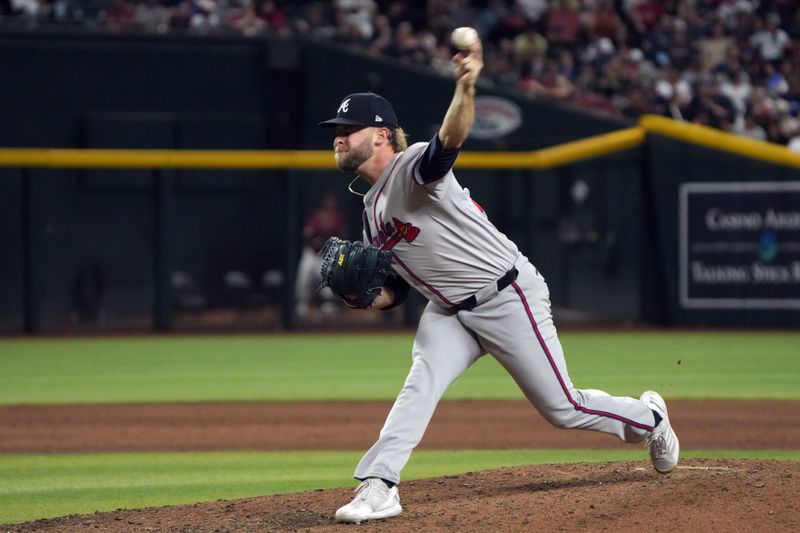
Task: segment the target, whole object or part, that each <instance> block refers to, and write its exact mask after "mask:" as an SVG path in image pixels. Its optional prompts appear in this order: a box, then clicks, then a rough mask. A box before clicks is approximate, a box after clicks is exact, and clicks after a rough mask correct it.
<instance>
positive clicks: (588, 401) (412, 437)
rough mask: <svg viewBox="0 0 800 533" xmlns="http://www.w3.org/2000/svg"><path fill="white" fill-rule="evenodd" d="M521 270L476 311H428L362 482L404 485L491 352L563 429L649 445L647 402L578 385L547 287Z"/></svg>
mask: <svg viewBox="0 0 800 533" xmlns="http://www.w3.org/2000/svg"><path fill="white" fill-rule="evenodd" d="M515 266H516V267H517V270H518V271H519V275H518V277H517V280H516V281H515V282H514V283H512V284H511V285H510V286H508V287H506V288H505V289H504V290H502V291H501V292H497V290H496V289H494V291H493V292H494V293H493V294H492V290H491V289H490V290H489V291H488V292H487V291H481V292H483V293H484V294H483V295H482V297H483V298H479V299H478V301H479V304H478V305H477V306H476V307H474V308H473V309H471V310H469V311H458V312H457V313H456V312H453V311H448V310H446V309H442V308H441V307H439V306H437V305H435V304H433V303H428V305H427V307H426V308H425V311H424V312H423V314H422V317H421V318H420V323H419V328H418V330H417V336H416V338H415V340H414V348H413V353H412V359H413V364H412V365H411V371H410V372H409V374H408V377H407V378H406V382H405V385H404V386H403V389H402V390H401V391H400V394H399V395H398V397H397V400H396V401H395V403H394V406H393V407H392V410H391V412H390V413H389V416H388V418H387V419H386V423H385V424H384V426H383V429H382V430H381V433H380V437H379V438H378V441H377V442H376V443H375V444H374V445H373V446H372V447H371V448H370V449H369V450H368V451H367V453H366V454H365V455H364V457H363V458H362V459H361V461H360V462H359V464H358V466H357V467H356V471H355V474H354V477H355V478H357V479H365V478H368V477H379V478H383V479H386V480H388V481H391V482H393V483H398V482H399V481H400V472H401V471H402V469H403V467H404V466H405V464H406V462H407V461H408V459H409V457H410V456H411V451H412V450H413V449H414V447H416V445H417V444H418V443H419V441H420V440H421V439H422V436H423V434H424V433H425V429H426V428H427V427H428V423H429V422H430V419H431V417H432V416H433V412H434V410H435V409H436V405H437V403H438V402H439V399H440V398H441V397H442V395H443V394H444V392H445V390H446V389H447V387H448V386H450V384H451V383H452V382H453V381H455V380H456V378H458V376H460V375H461V374H462V373H463V372H464V371H465V370H466V369H467V368H469V366H470V365H471V364H472V363H474V362H475V361H477V360H478V358H479V357H481V356H482V355H483V354H484V353H487V352H488V353H489V354H491V355H492V356H493V357H494V358H495V359H497V361H498V362H499V363H500V364H501V365H503V367H504V368H505V369H506V370H507V371H508V373H509V374H511V376H512V377H513V378H514V380H515V381H516V382H517V385H519V387H520V389H521V390H522V392H523V393H524V394H525V397H526V398H527V399H528V400H529V401H530V402H531V404H533V406H534V407H535V408H536V409H537V410H538V411H539V413H541V414H542V416H544V418H545V419H547V420H548V421H549V422H550V423H552V424H553V425H555V426H557V427H559V428H568V429H590V430H594V431H602V432H605V433H610V434H612V435H616V436H617V437H619V438H620V439H622V440H623V441H625V442H641V441H642V440H643V439H644V438H645V436H646V435H647V433H648V432H650V431H652V430H653V425H654V423H655V420H654V416H653V412H652V411H651V410H650V408H648V407H647V406H646V405H645V404H644V403H643V402H641V401H640V400H638V399H634V398H625V397H616V396H611V395H609V394H607V393H605V392H603V391H599V390H592V389H584V390H579V389H576V388H575V387H574V386H573V385H572V380H570V378H569V374H568V372H567V364H566V362H565V360H564V352H563V351H562V349H561V343H560V342H559V341H558V336H557V334H556V328H555V325H554V324H553V318H552V316H551V314H550V293H549V290H548V288H547V284H546V283H545V281H544V278H543V277H542V276H541V274H539V272H538V271H537V270H536V268H535V267H534V266H533V265H531V264H530V263H529V262H528V260H527V259H526V258H525V257H524V256H520V258H519V259H518V261H517V264H516V265H515ZM486 298H488V299H486ZM482 299H486V301H483V302H482Z"/></svg>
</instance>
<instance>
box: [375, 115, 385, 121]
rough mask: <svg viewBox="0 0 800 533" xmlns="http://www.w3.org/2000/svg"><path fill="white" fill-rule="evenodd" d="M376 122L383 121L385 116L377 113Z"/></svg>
mask: <svg viewBox="0 0 800 533" xmlns="http://www.w3.org/2000/svg"><path fill="white" fill-rule="evenodd" d="M375 122H383V117H381V116H380V115H375Z"/></svg>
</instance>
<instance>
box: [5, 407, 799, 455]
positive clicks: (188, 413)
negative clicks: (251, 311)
mask: <svg viewBox="0 0 800 533" xmlns="http://www.w3.org/2000/svg"><path fill="white" fill-rule="evenodd" d="M390 407H391V404H390V403H385V402H374V403H345V402H332V403H322V402H308V403H264V404H259V403H230V404H168V405H147V404H144V405H87V406H41V407H39V406H35V407H34V406H18V407H0V427H1V428H3V438H2V439H0V453H30V452H49V453H64V452H81V451H91V452H100V451H156V450H160V451H170V450H176V451H178V450H365V449H367V448H368V447H369V446H370V445H371V444H372V443H373V441H374V440H375V438H376V437H377V435H378V431H379V430H380V428H381V426H382V425H383V421H384V419H385V417H386V414H387V413H388V412H389V408H390ZM669 409H670V417H671V418H672V420H673V424H674V426H675V427H676V429H677V430H678V432H679V435H680V438H681V442H682V444H683V447H684V448H686V449H739V450H753V449H797V448H798V447H800V402H796V401H759V402H744V401H670V402H669ZM618 446H620V443H619V442H618V441H617V440H616V439H614V438H612V437H609V436H608V435H602V434H599V433H594V432H589V431H564V430H558V429H555V428H553V427H552V426H551V425H550V424H548V423H547V422H546V421H545V420H544V419H543V418H542V417H541V416H539V415H538V414H537V413H536V411H535V410H534V409H533V408H532V407H531V406H530V405H529V404H528V403H527V402H525V401H493V402H486V401H482V402H479V401H463V402H462V401H459V402H442V403H441V404H440V405H439V408H438V409H437V411H436V414H435V415H434V418H433V420H432V422H431V425H430V427H429V429H428V432H427V433H426V435H425V438H424V439H423V441H422V443H421V444H420V448H423V449H514V448H522V449H526V448H555V449H559V448H572V449H582V448H583V449H586V448H596V449H603V448H615V447H618Z"/></svg>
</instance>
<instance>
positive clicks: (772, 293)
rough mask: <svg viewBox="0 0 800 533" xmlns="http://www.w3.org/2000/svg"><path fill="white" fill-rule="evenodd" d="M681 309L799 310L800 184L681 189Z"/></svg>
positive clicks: (714, 185) (687, 185)
mask: <svg viewBox="0 0 800 533" xmlns="http://www.w3.org/2000/svg"><path fill="white" fill-rule="evenodd" d="M678 194H679V208H680V214H679V216H680V228H679V235H680V243H679V245H680V255H679V257H680V259H679V260H680V265H679V272H680V302H681V306H682V307H684V308H692V309H800V181H787V182H735V183H724V182H719V183H685V184H683V185H681V186H680V189H679V193H678Z"/></svg>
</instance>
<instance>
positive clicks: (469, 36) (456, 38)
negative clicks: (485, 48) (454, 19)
mask: <svg viewBox="0 0 800 533" xmlns="http://www.w3.org/2000/svg"><path fill="white" fill-rule="evenodd" d="M450 42H451V43H453V46H455V47H456V48H458V49H459V50H469V48H470V47H471V46H472V45H473V44H475V43H477V42H478V32H477V31H476V30H475V28H470V27H469V26H462V27H460V28H456V29H454V30H453V33H452V34H451V35H450Z"/></svg>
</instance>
